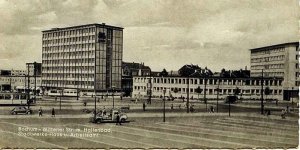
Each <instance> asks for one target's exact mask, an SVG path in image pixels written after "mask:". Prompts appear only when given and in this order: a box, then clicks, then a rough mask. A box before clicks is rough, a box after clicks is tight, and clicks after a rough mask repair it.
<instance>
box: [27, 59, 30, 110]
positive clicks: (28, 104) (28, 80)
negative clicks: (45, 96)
mask: <svg viewBox="0 0 300 150" xmlns="http://www.w3.org/2000/svg"><path fill="white" fill-rule="evenodd" d="M27 82H28V83H27V107H28V109H29V107H30V90H29V88H30V76H29V64H27Z"/></svg>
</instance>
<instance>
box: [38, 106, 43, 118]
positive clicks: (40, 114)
mask: <svg viewBox="0 0 300 150" xmlns="http://www.w3.org/2000/svg"><path fill="white" fill-rule="evenodd" d="M42 115H43V110H42V107H40V109H39V117H40V116H42Z"/></svg>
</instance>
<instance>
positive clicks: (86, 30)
mask: <svg viewBox="0 0 300 150" xmlns="http://www.w3.org/2000/svg"><path fill="white" fill-rule="evenodd" d="M95 30H96V28H95V27H92V28H91V27H89V28H81V29H73V30H65V31H53V32H50V33H44V34H43V38H51V37H60V36H68V35H79V34H82V33H92V32H95Z"/></svg>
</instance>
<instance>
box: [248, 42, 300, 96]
mask: <svg viewBox="0 0 300 150" xmlns="http://www.w3.org/2000/svg"><path fill="white" fill-rule="evenodd" d="M250 51H251V76H252V77H258V76H262V73H263V76H264V77H282V78H283V83H282V84H283V90H284V99H290V97H291V96H292V95H293V96H294V97H298V94H297V93H298V90H299V85H300V78H299V42H294V43H284V44H278V45H272V46H266V47H260V48H254V49H250Z"/></svg>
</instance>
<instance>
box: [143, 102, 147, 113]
mask: <svg viewBox="0 0 300 150" xmlns="http://www.w3.org/2000/svg"><path fill="white" fill-rule="evenodd" d="M143 111H146V104H145V102H144V103H143Z"/></svg>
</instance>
